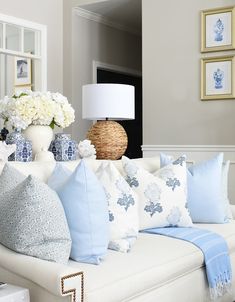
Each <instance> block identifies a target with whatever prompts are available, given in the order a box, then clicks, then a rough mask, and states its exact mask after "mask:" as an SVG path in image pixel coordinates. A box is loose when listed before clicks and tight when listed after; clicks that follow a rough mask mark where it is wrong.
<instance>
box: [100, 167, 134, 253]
mask: <svg viewBox="0 0 235 302" xmlns="http://www.w3.org/2000/svg"><path fill="white" fill-rule="evenodd" d="M96 176H97V177H98V179H99V181H100V182H101V184H102V185H103V187H104V189H105V192H106V197H107V202H108V208H109V225H110V239H109V248H110V249H113V250H116V251H119V252H128V251H129V250H130V249H131V247H132V245H133V244H134V242H135V241H136V238H137V235H138V231H139V219H138V198H137V196H136V194H135V192H134V191H133V190H132V189H131V188H130V186H129V185H128V183H127V182H126V180H125V179H124V178H123V177H122V176H121V174H120V173H119V171H118V170H117V168H116V167H115V166H114V164H112V163H111V162H104V163H102V164H101V165H100V167H99V168H98V170H97V171H96Z"/></svg>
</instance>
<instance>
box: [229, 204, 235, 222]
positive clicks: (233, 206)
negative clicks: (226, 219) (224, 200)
mask: <svg viewBox="0 0 235 302" xmlns="http://www.w3.org/2000/svg"><path fill="white" fill-rule="evenodd" d="M230 206H231V210H232V214H233V219H235V205H234V204H231V205H230Z"/></svg>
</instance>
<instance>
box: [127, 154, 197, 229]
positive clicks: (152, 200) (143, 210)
mask: <svg viewBox="0 0 235 302" xmlns="http://www.w3.org/2000/svg"><path fill="white" fill-rule="evenodd" d="M122 161H123V167H124V170H125V172H126V174H127V176H126V180H127V182H128V183H129V185H130V186H131V187H132V188H133V190H134V191H135V192H136V193H137V194H138V197H139V218H140V230H144V229H148V228H154V227H166V226H179V227H189V226H192V220H191V218H190V215H189V212H188V210H187V208H186V203H187V181H186V180H187V179H186V163H185V157H180V158H179V159H178V160H176V161H174V162H173V163H171V164H169V165H167V166H166V167H164V168H162V169H160V170H158V171H157V172H156V173H155V176H154V175H153V174H151V173H149V172H148V171H146V170H144V169H142V168H140V167H138V166H137V165H136V164H135V163H134V162H133V161H131V160H130V159H128V158H127V157H123V158H122Z"/></svg>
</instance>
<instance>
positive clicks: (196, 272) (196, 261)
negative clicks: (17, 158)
mask: <svg viewBox="0 0 235 302" xmlns="http://www.w3.org/2000/svg"><path fill="white" fill-rule="evenodd" d="M138 161H139V164H141V165H142V166H144V167H145V168H146V169H148V170H149V171H150V172H151V171H155V170H156V169H157V168H158V167H159V159H158V158H152V159H140V160H138ZM77 163H78V162H77V161H75V162H67V163H65V164H66V166H68V167H69V168H71V170H72V169H74V168H75V166H76V165H77ZM11 164H12V165H13V166H14V167H15V168H17V169H18V170H19V171H21V172H22V173H24V174H25V175H28V174H33V175H35V176H37V177H39V178H40V179H42V180H44V181H46V180H47V178H48V177H49V175H50V173H51V172H52V170H53V168H54V166H55V163H53V162H50V163H49V162H48V163H42V162H40V163H39V162H31V163H19V162H14V163H11ZM90 164H91V166H92V168H93V169H96V168H97V167H98V165H99V161H90ZM115 164H116V166H117V167H118V168H119V170H120V171H121V172H122V168H121V164H120V162H119V161H116V162H115ZM2 168H3V163H0V172H1V170H2ZM232 209H233V214H234V218H235V206H232ZM197 227H202V228H206V229H209V230H212V231H215V232H217V233H219V234H220V235H222V236H223V237H224V238H225V239H226V241H227V243H228V245H229V249H230V255H231V262H232V268H233V272H234V275H235V220H234V221H232V222H231V223H229V224H223V225H215V224H206V225H202V224H200V225H197ZM0 280H3V281H5V282H8V283H12V284H16V285H19V286H23V287H26V288H29V290H30V296H31V302H60V301H61V302H62V301H64V302H65V301H71V302H121V301H126V302H127V301H129V302H158V301H159V302H172V301H180V302H206V301H210V297H209V291H208V285H207V279H206V275H205V267H204V264H203V254H202V252H201V251H200V250H199V249H198V248H197V247H195V246H194V245H192V244H190V243H188V242H185V241H181V240H177V239H173V238H168V237H164V236H160V235H152V234H143V233H141V234H140V235H139V238H138V240H137V242H136V243H135V245H134V247H133V249H132V250H131V252H130V253H127V254H123V253H119V252H115V251H111V250H108V253H107V257H106V259H105V260H104V261H103V262H102V263H101V264H100V265H98V266H96V265H91V264H84V263H78V262H75V261H69V263H68V265H61V264H57V263H52V262H48V261H44V260H40V259H37V258H33V257H29V256H25V255H21V254H18V253H15V252H13V251H11V250H9V249H7V248H6V247H4V246H2V245H0ZM217 301H218V302H232V301H235V280H234V281H233V288H232V290H231V293H229V294H226V295H225V296H223V297H222V298H221V299H219V300H217Z"/></svg>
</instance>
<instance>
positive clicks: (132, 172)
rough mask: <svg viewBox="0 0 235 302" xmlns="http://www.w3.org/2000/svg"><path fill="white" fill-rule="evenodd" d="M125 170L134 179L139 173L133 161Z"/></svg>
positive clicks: (126, 165)
mask: <svg viewBox="0 0 235 302" xmlns="http://www.w3.org/2000/svg"><path fill="white" fill-rule="evenodd" d="M124 169H125V171H126V173H127V174H128V175H129V176H130V177H133V176H134V175H135V174H136V173H137V171H138V167H137V166H136V165H135V164H134V163H133V162H131V161H128V162H127V163H126V164H125V165H124Z"/></svg>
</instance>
